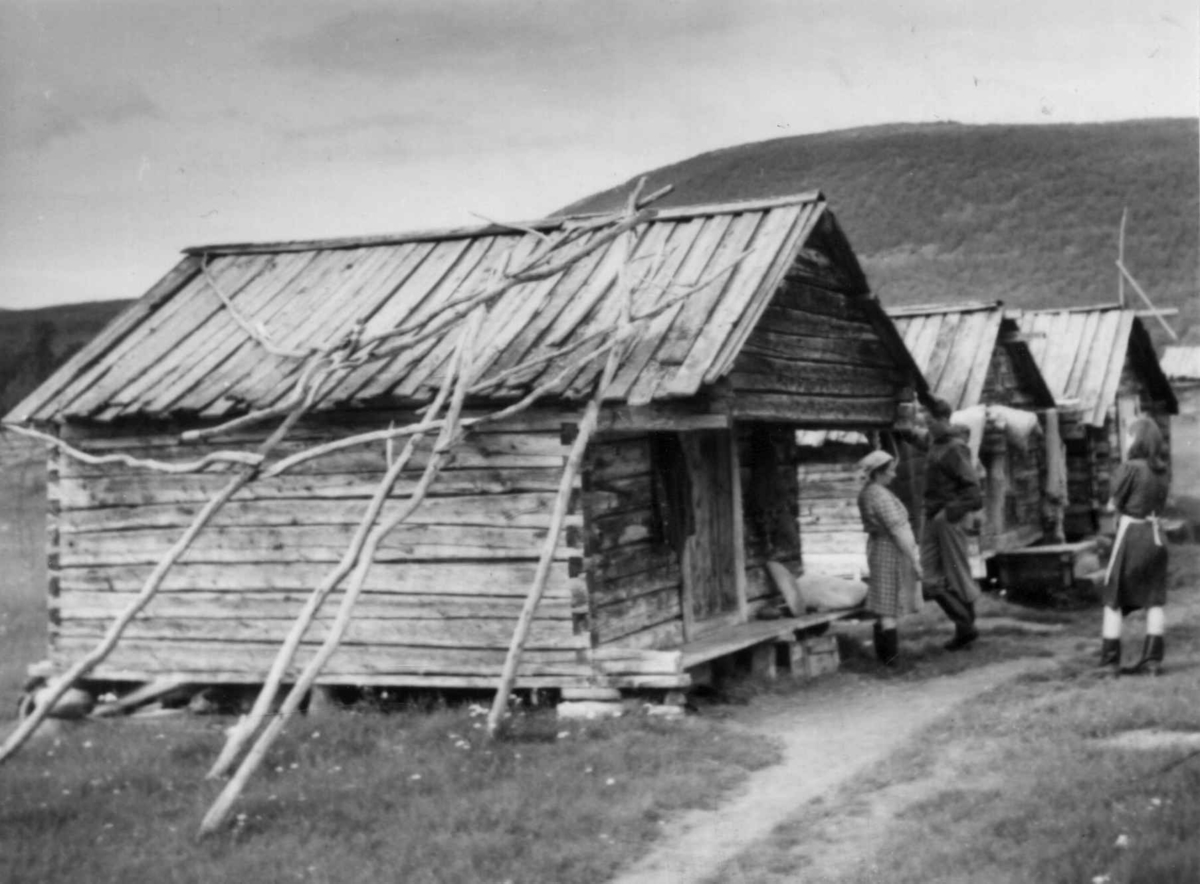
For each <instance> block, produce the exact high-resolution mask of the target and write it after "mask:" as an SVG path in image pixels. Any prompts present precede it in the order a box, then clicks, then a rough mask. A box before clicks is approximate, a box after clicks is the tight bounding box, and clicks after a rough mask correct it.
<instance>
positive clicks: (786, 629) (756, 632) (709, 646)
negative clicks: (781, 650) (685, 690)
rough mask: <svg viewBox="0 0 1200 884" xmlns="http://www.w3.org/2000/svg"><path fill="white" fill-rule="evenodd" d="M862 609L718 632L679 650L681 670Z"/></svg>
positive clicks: (817, 614) (794, 618) (688, 643)
mask: <svg viewBox="0 0 1200 884" xmlns="http://www.w3.org/2000/svg"><path fill="white" fill-rule="evenodd" d="M861 610H862V609H861V608H845V609H843V610H838V611H821V612H819V613H816V614H806V615H804V616H803V617H784V618H781V619H779V620H753V621H751V622H749V623H739V624H737V625H736V626H729V627H726V628H725V629H720V630H717V631H716V632H714V633H713V634H712V635H706V636H704V637H703V638H700V639H697V640H696V641H691V642H687V643H686V644H684V645H682V646H681V647H680V649H679V650H680V652H681V659H680V668H682V669H685V670H686V669H691V668H692V667H693V666H699V665H700V664H702V663H707V662H709V661H710V660H716V659H719V658H721V657H726V656H728V655H730V654H736V653H737V652H738V651H743V650H745V649H746V648H752V647H754V646H755V645H761V644H764V643H766V642H770V641H781V640H785V639H789V638H792V637H793V636H794V635H795V634H796V633H797V632H799V631H801V630H804V629H812V628H814V627H817V626H824V625H825V624H827V623H833V622H834V621H835V620H842V619H844V618H846V617H850V616H853V615H854V614H857V613H859V612H860V611H861Z"/></svg>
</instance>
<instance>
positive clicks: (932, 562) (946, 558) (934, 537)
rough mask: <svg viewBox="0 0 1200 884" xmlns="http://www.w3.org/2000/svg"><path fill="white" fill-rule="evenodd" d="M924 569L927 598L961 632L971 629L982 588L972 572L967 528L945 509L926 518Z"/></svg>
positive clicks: (922, 557) (924, 589) (922, 566)
mask: <svg viewBox="0 0 1200 884" xmlns="http://www.w3.org/2000/svg"><path fill="white" fill-rule="evenodd" d="M921 571H922V572H923V573H922V578H923V579H922V582H921V586H922V589H923V595H924V596H925V598H927V599H928V600H930V601H932V602H936V603H937V606H938V607H939V608H941V609H942V610H943V611H944V612H945V613H946V616H947V617H949V618H950V622H951V623H953V624H954V628H955V629H956V630H957V631H958V632H960V633H964V634H965V633H969V632H971V631H972V630H973V629H974V624H975V600H976V599H978V598H979V595H980V592H979V584H977V583H976V582H975V578H974V577H973V576H972V575H971V563H970V556H969V553H968V548H967V532H966V531H965V530H964V528H963V526H962V524H961V523H960V522H959V523H956V522H950V521H948V520H947V519H946V516H945V514H944V513H941V512H939V513H937V514H936V515H934V516H932V517H930V518H929V519H928V520H926V522H925V530H924V531H922V532H921Z"/></svg>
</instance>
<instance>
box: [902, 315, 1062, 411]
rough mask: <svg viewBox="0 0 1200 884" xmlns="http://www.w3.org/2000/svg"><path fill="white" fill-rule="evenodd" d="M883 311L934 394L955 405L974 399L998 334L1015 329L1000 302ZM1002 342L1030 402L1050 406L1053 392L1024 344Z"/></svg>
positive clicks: (967, 405)
mask: <svg viewBox="0 0 1200 884" xmlns="http://www.w3.org/2000/svg"><path fill="white" fill-rule="evenodd" d="M887 313H888V315H889V316H890V317H891V318H892V321H893V322H894V323H895V324H896V328H897V329H898V330H899V332H900V334H901V336H903V338H904V345H905V346H906V347H907V348H908V351H909V352H910V353H911V354H912V357H913V361H914V362H915V363H916V364H917V366H918V367H919V368H920V369H921V372H922V374H924V375H925V380H926V381H927V382H928V384H929V388H930V390H931V391H932V392H933V395H935V396H937V397H938V398H940V399H945V400H946V401H947V402H949V403H950V405H951V406H952V407H953V408H954V409H955V410H958V409H961V408H970V407H971V406H973V405H977V404H979V402H980V401H981V399H982V397H983V391H984V382H985V381H986V379H987V376H988V370H989V368H990V367H991V364H992V355H993V353H994V352H995V350H996V347H997V346H1000V345H1001V336H1002V334H1006V333H1010V332H1011V333H1015V332H1016V331H1017V327H1016V324H1015V323H1014V322H1013V320H1012V319H1010V318H1006V317H1005V315H1004V308H1003V306H1002V305H1001V304H999V303H991V304H987V303H968V304H952V305H948V304H934V305H924V306H915V307H889V308H888V310H887ZM1006 346H1008V347H1009V351H1010V353H1011V354H1012V357H1013V362H1014V368H1015V369H1016V370H1017V371H1018V373H1019V374H1020V376H1021V378H1022V381H1023V382H1024V383H1025V385H1026V386H1027V387H1028V388H1029V389H1030V392H1031V393H1032V394H1033V398H1034V404H1035V405H1036V406H1037V407H1038V408H1053V407H1054V401H1055V400H1054V397H1053V396H1052V394H1051V391H1050V390H1049V389H1047V386H1046V384H1045V382H1044V380H1043V379H1042V377H1041V373H1040V372H1039V371H1038V369H1037V366H1036V365H1035V364H1034V361H1033V359H1032V357H1031V356H1030V353H1029V350H1028V349H1027V348H1026V346H1025V345H1024V344H1023V343H1021V342H1013V343H1010V344H1007V345H1006Z"/></svg>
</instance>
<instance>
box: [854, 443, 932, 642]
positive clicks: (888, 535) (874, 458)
mask: <svg viewBox="0 0 1200 884" xmlns="http://www.w3.org/2000/svg"><path fill="white" fill-rule="evenodd" d="M858 469H859V472H860V473H861V474H862V476H863V479H864V484H863V488H862V491H860V492H859V494H858V512H859V515H860V516H861V517H862V523H863V530H864V531H866V532H867V570H868V572H869V576H868V578H867V587H868V589H867V605H866V606H867V610H868V611H870V612H871V613H872V614H874V615H875V616H876V617H877V618H878V619H877V620H876V621H875V656H876V657H877V658H878V659H879V662H880V663H882V664H883V665H885V666H891V665H893V664H894V663H895V662H896V658H897V657H898V656H899V653H900V636H899V632H898V629H897V620H898V618H899V617H901V616H902V615H904V614H910V613H915V612H916V611H917V610H919V607H918V602H917V581H918V580H920V579H921V557H920V553H919V552H918V551H917V541H916V538H914V537H913V530H912V525H911V524H909V521H908V510H907V509H905V507H904V504H903V503H901V501H900V498H898V497H897V496H896V495H895V494H893V493H892V492H891V490H889V489H888V485H890V484H891V482H892V480H893V479H895V478H896V459H895V458H894V457H892V455H890V454H888V453H887V452H886V451H872V452H871V453H870V454H868V455H867V456H866V457H864V458H863V459H862V460H860V461H859V462H858Z"/></svg>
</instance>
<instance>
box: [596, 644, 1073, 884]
mask: <svg viewBox="0 0 1200 884" xmlns="http://www.w3.org/2000/svg"><path fill="white" fill-rule="evenodd" d="M1052 665H1054V661H1053V660H1051V659H1047V658H1024V659H1020V660H1012V661H1008V662H1004V663H996V664H992V665H988V666H983V667H980V668H978V669H969V670H967V671H965V672H962V673H959V674H956V675H949V676H943V677H940V678H934V679H929V680H922V681H919V682H913V683H897V682H879V683H874V684H869V685H861V686H859V688H858V689H856V690H855V691H853V692H848V693H846V694H843V695H839V696H834V697H828V698H822V700H821V701H820V703H817V704H813V705H811V706H805V707H802V708H797V709H795V710H793V711H787V712H783V713H780V714H777V715H773V716H771V717H770V718H767V719H764V720H763V721H762V722H761V723H759V724H757V725H756V726H755V727H754V730H755V731H756V732H760V733H767V734H768V735H770V736H772V737H775V738H776V739H778V740H779V741H780V743H781V744H782V747H783V752H784V759H783V761H782V762H781V763H780V764H778V765H774V766H772V767H769V768H767V769H765V770H761V771H759V772H757V773H755V774H754V775H752V776H751V778H750V780H749V782H748V783H747V785H746V787H745V788H744V790H743V791H742V793H741V794H740V795H739V796H738V797H737V798H735V799H733V800H732V801H729V802H728V803H726V804H724V805H723V806H721V807H720V808H717V809H715V810H711V811H693V812H691V813H689V814H686V815H685V816H683V817H681V818H680V819H678V820H676V821H675V822H674V823H672V824H671V825H669V826H668V827H667V830H666V832H665V833H664V836H663V839H662V840H661V842H660V843H659V846H658V847H657V849H655V850H654V851H653V852H652V853H651V854H650V855H648V856H646V857H645V858H644V859H642V860H641V861H640V862H638V863H637V864H636V865H634V866H633V867H632V868H630V869H629V870H627V871H626V872H625V873H624V874H622V875H620V876H619V877H617V878H615V879H613V881H612V884H685V882H696V884H699V882H704V881H707V880H711V879H712V876H713V875H715V874H716V872H717V870H718V869H719V868H720V867H721V866H722V865H723V864H725V863H726V862H728V861H729V860H731V859H733V858H734V857H736V856H737V855H738V854H740V853H741V852H742V851H744V850H746V849H747V848H749V847H751V846H752V845H753V844H754V842H756V841H758V840H759V839H762V838H764V837H766V836H767V835H768V834H770V832H771V831H772V830H773V829H774V828H775V827H776V826H778V825H779V824H780V823H783V822H784V821H785V820H787V819H788V818H789V817H791V816H792V815H794V814H795V812H796V811H797V810H798V809H799V808H800V807H801V806H802V805H804V804H805V803H807V802H809V801H811V800H812V799H814V798H818V797H820V796H822V795H829V794H830V793H832V792H833V790H834V789H836V788H837V787H838V786H840V785H841V784H842V783H843V782H845V781H847V780H849V779H850V778H851V777H852V776H854V775H855V774H857V773H858V772H859V771H862V770H864V769H866V768H868V767H870V766H871V765H873V764H875V763H877V762H879V761H882V760H884V759H886V758H887V757H888V756H889V755H890V754H891V753H892V752H893V751H894V750H895V749H896V748H897V747H899V746H900V745H902V744H903V743H905V742H906V741H908V740H910V739H911V738H913V737H914V736H915V735H916V734H917V733H919V732H920V731H921V730H922V729H924V728H925V727H927V726H928V725H930V724H932V723H933V722H935V721H937V720H939V719H941V718H943V717H944V716H947V715H953V714H954V709H955V707H956V706H957V705H958V704H960V703H961V702H963V701H964V700H967V699H969V698H971V697H974V696H976V695H978V694H980V693H983V692H985V691H988V690H990V689H992V688H995V687H997V686H999V685H1001V684H1003V683H1005V682H1007V681H1009V680H1010V679H1012V678H1015V677H1016V676H1017V675H1020V674H1022V673H1026V672H1032V671H1035V670H1038V669H1039V668H1044V667H1048V666H1052Z"/></svg>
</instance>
